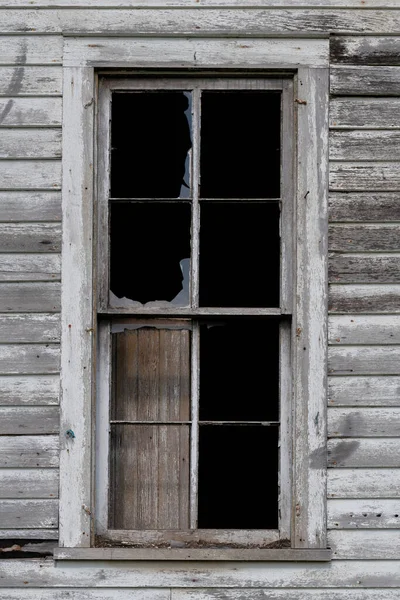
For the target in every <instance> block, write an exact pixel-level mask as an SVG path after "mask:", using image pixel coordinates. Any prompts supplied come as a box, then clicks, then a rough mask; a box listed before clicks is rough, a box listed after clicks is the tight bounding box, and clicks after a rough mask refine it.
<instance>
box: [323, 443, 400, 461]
mask: <svg viewBox="0 0 400 600" xmlns="http://www.w3.org/2000/svg"><path fill="white" fill-rule="evenodd" d="M328 466H329V467H355V468H358V467H362V468H368V467H400V438H386V439H385V440H382V439H380V438H376V439H373V438H352V439H342V440H340V439H330V440H328Z"/></svg>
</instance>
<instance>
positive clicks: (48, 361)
mask: <svg viewBox="0 0 400 600" xmlns="http://www.w3.org/2000/svg"><path fill="white" fill-rule="evenodd" d="M59 370H60V347H59V345H58V344H1V345H0V373H1V374H2V375H3V374H9V375H19V374H21V375H23V374H35V373H41V374H42V373H43V374H46V373H57V372H58V371H59Z"/></svg>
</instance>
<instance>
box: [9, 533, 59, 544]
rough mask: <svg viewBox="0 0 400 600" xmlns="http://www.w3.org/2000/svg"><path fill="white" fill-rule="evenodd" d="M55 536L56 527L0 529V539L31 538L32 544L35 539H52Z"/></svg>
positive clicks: (55, 538) (56, 534) (56, 536)
mask: <svg viewBox="0 0 400 600" xmlns="http://www.w3.org/2000/svg"><path fill="white" fill-rule="evenodd" d="M57 538H58V530H57V529H0V540H21V541H22V540H24V541H25V540H32V544H37V543H38V542H37V540H53V541H54V540H57ZM26 545H28V544H26ZM56 545H57V543H55V544H54V546H56Z"/></svg>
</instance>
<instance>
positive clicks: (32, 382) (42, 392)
mask: <svg viewBox="0 0 400 600" xmlns="http://www.w3.org/2000/svg"><path fill="white" fill-rule="evenodd" d="M59 392H60V377H59V375H16V376H14V375H2V376H0V406H13V405H17V406H18V405H32V406H35V405H36V406H37V405H53V404H58V398H59Z"/></svg>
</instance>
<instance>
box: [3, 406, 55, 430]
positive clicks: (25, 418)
mask: <svg viewBox="0 0 400 600" xmlns="http://www.w3.org/2000/svg"><path fill="white" fill-rule="evenodd" d="M59 430H60V413H59V408H58V406H29V407H27V406H15V407H0V435H32V434H45V433H58V432H59Z"/></svg>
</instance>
